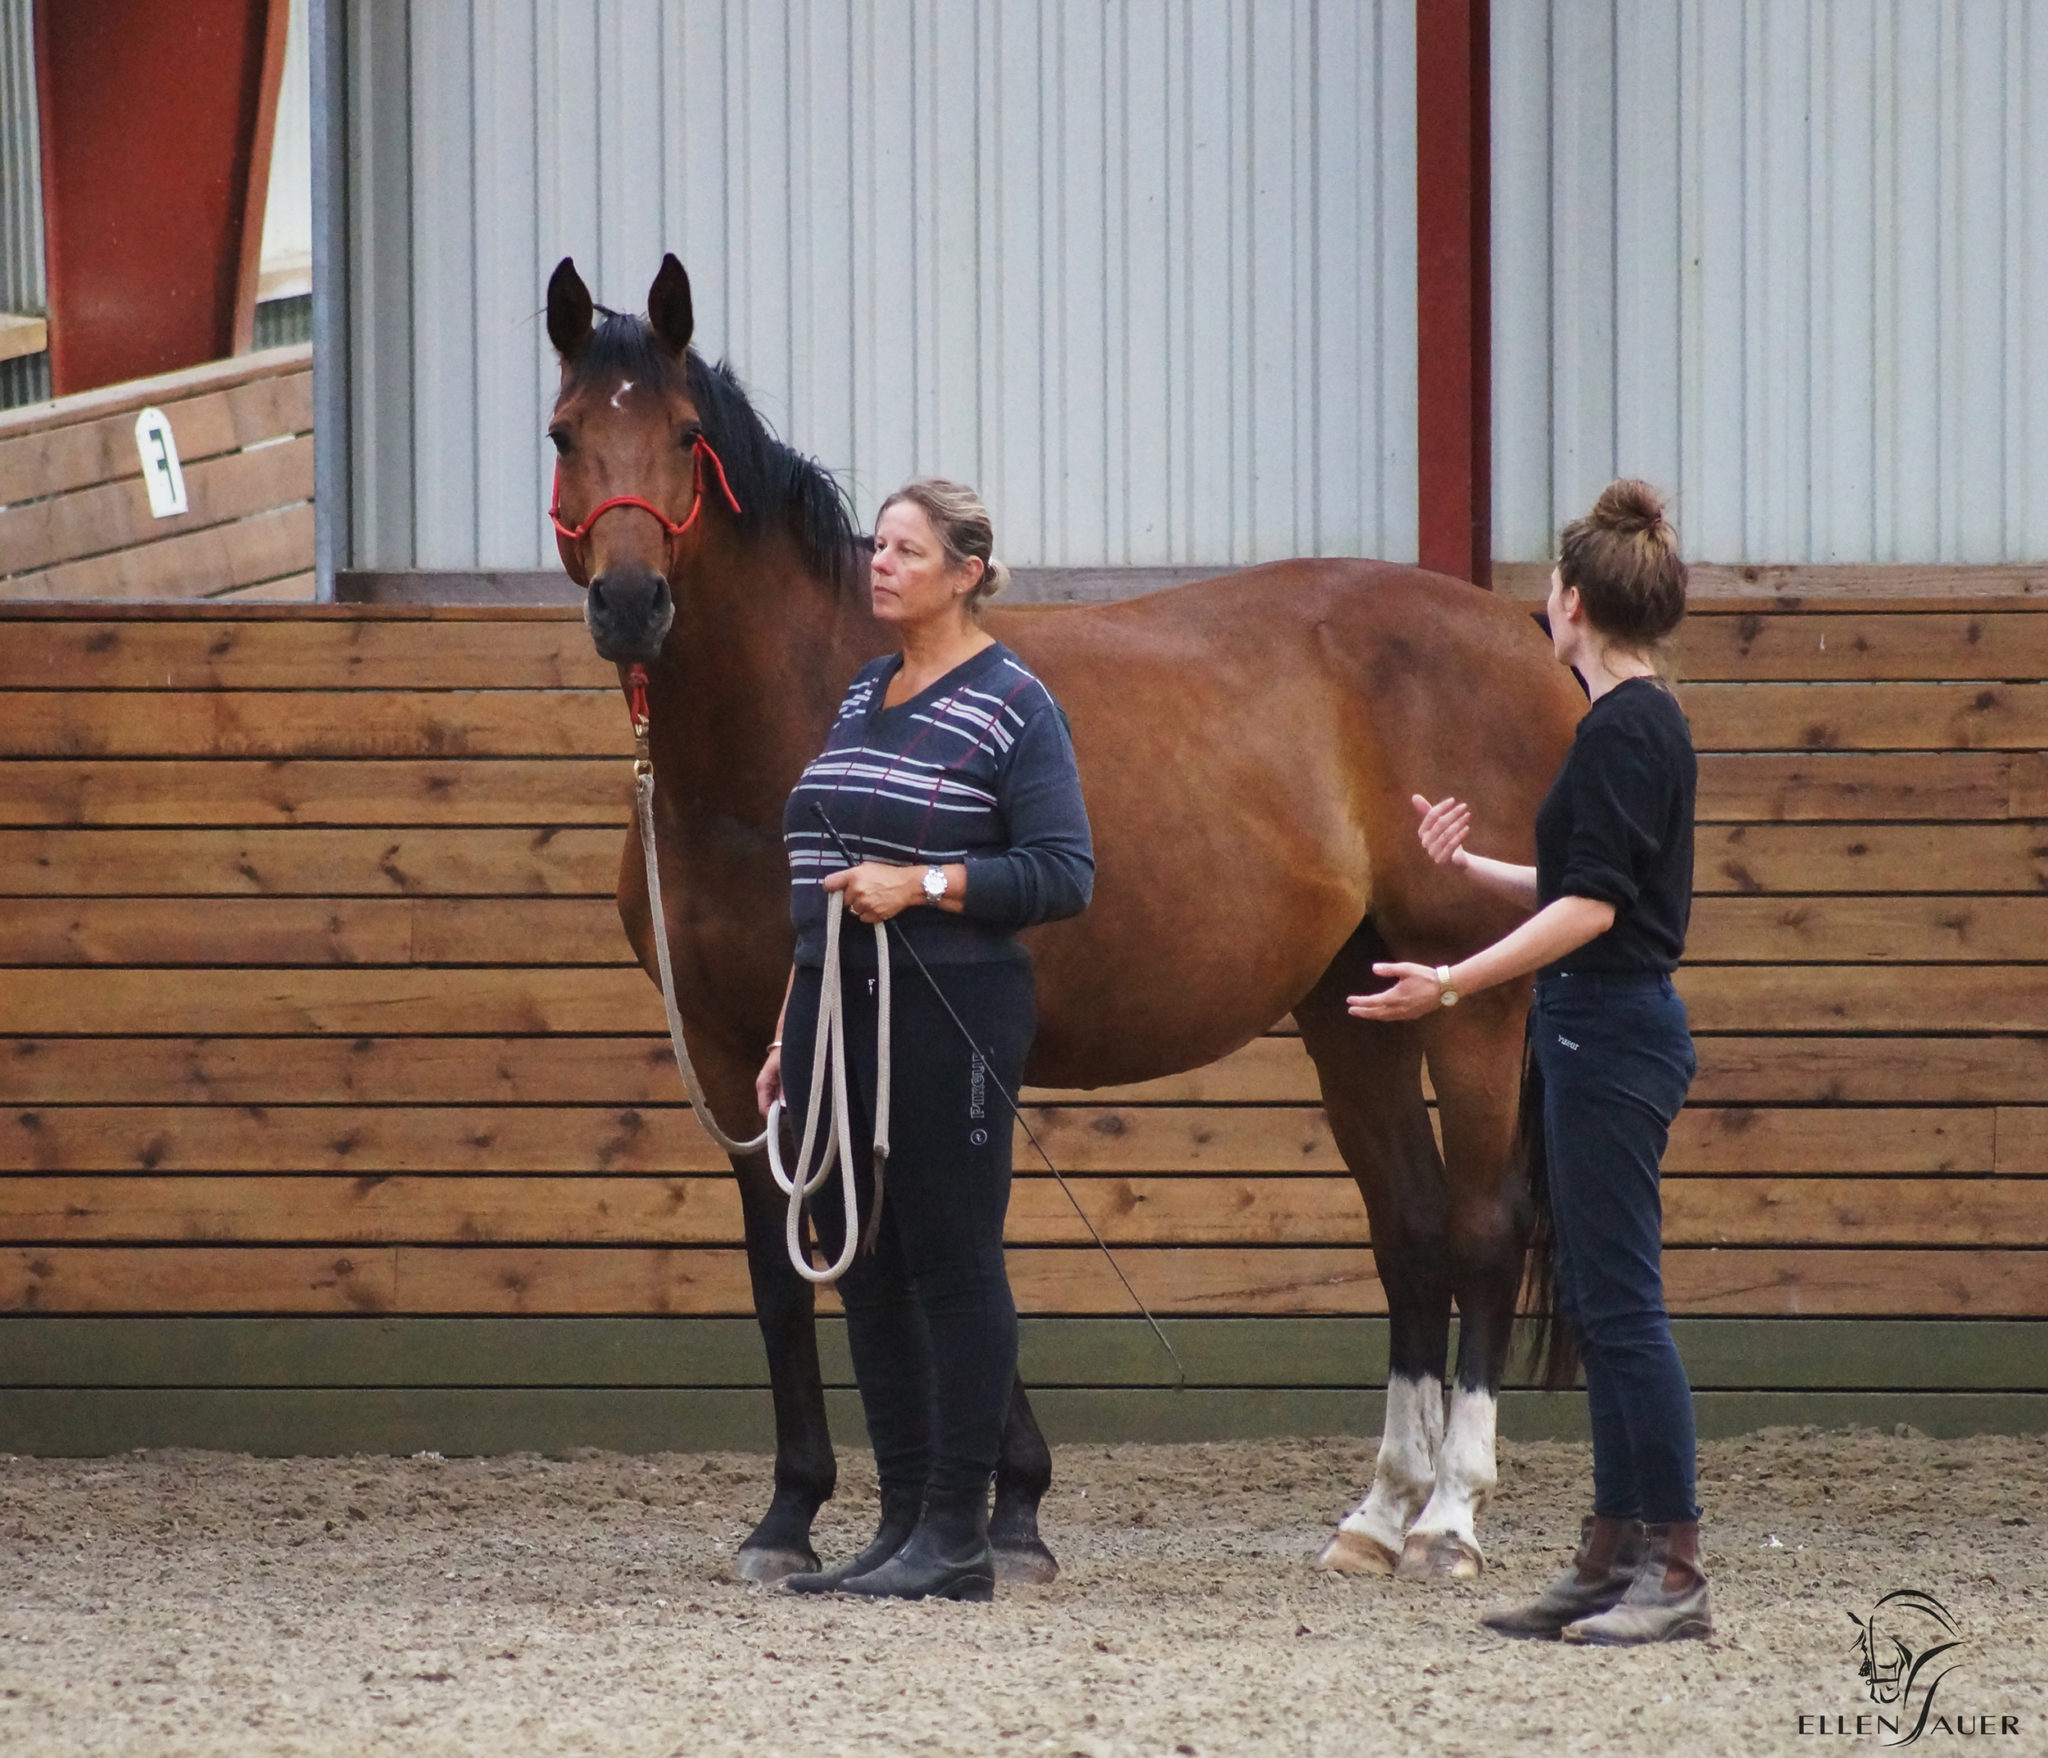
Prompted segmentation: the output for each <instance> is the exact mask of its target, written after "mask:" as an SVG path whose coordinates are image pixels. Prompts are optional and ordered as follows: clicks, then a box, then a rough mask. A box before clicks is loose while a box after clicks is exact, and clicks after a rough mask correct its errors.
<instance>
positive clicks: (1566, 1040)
mask: <svg viewBox="0 0 2048 1758" xmlns="http://www.w3.org/2000/svg"><path fill="white" fill-rule="evenodd" d="M1557 1041H1558V1042H1559V1043H1560V1044H1562V1045H1563V1046H1564V1047H1565V1048H1566V1049H1567V1050H1576V1049H1577V1048H1578V1045H1576V1044H1574V1043H1573V1042H1572V1041H1571V1039H1569V1038H1568V1037H1566V1036H1565V1035H1564V1033H1562V1032H1559V1033H1558V1034H1557Z"/></svg>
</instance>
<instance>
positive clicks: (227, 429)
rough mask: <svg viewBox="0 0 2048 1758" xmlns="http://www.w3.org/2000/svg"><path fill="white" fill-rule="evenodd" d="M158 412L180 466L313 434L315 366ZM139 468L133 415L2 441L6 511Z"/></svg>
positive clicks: (0, 479) (0, 484)
mask: <svg viewBox="0 0 2048 1758" xmlns="http://www.w3.org/2000/svg"><path fill="white" fill-rule="evenodd" d="M158 407H160V408H162V410H163V412H164V414H165V415H166V417H168V418H169V421H170V424H171V432H172V434H173V435H174V437H175V438H176V441H177V447H178V459H179V462H180V463H181V464H183V465H187V466H189V465H192V464H195V463H197V462H199V460H201V459H202V458H215V457H218V456H220V455H221V454H222V453H223V452H233V451H239V450H240V449H241V448H242V447H243V446H253V445H256V444H258V443H260V442H261V441H264V440H273V439H278V438H281V437H283V436H284V435H287V434H295V433H311V432H312V431H313V373H312V370H311V368H310V367H302V368H300V369H299V370H297V371H293V372H281V373H273V374H271V375H269V376H267V377H264V378H255V379H249V380H246V381H244V382H243V383H241V384H238V385H230V386H228V387H226V388H225V389H222V390H216V391H207V392H203V393H201V394H200V395H198V396H195V397H183V398H179V399H175V400H173V401H172V402H170V403H166V404H160V405H158ZM141 471H142V461H141V458H140V456H139V454H138V453H137V451H136V447H135V417H134V415H133V413H127V414H121V415H103V416H101V417H99V419H97V420H90V421H79V422H75V423H73V424H72V425H70V426H68V427H59V428H53V429H47V430H45V431H44V432H41V433H36V434H24V435H20V436H18V437H16V438H13V439H0V506H13V505H15V504H17V503H19V502H21V501H26V500H33V499H38V498H40V497H42V496H44V495H52V494H65V493H68V492H69V491H70V490H72V489H77V488H90V487H92V486H93V485H94V484H96V483H101V482H116V481H119V480H120V479H121V478H123V477H127V476H139V475H140V474H141Z"/></svg>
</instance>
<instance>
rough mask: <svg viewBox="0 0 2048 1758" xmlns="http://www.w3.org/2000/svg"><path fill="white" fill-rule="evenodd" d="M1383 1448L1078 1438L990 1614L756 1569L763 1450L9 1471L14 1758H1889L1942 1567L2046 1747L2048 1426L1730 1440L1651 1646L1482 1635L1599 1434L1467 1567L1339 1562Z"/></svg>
mask: <svg viewBox="0 0 2048 1758" xmlns="http://www.w3.org/2000/svg"><path fill="white" fill-rule="evenodd" d="M1369 1456H1370V1451H1369V1448H1368V1447H1367V1446H1366V1445H1365V1444H1363V1443H1361V1442H1358V1441H1355V1440H1343V1441H1333V1442H1306V1441H1290V1442H1269V1443H1233V1444H1229V1445H1217V1446H1122V1447H1099V1446H1098V1447H1067V1448H1064V1449H1062V1450H1061V1451H1060V1452H1059V1455H1058V1463H1057V1469H1058V1474H1059V1475H1058V1481H1057V1483H1056V1485H1055V1488H1054V1492H1053V1495H1052V1497H1051V1499H1050V1500H1049V1502H1048V1504H1047V1519H1046V1529H1047V1535H1048V1537H1049V1538H1050V1540H1051V1542H1052V1544H1053V1545H1054V1548H1055V1549H1056V1550H1057V1551H1058V1552H1059V1553H1060V1555H1061V1557H1062V1559H1063V1561H1064V1563H1065V1573H1064V1575H1063V1576H1062V1578H1061V1579H1060V1581H1059V1582H1057V1583H1056V1584H1054V1585H1053V1586H1051V1587H1047V1588H1039V1589H1026V1590H1019V1591H1014V1592H1009V1593H1006V1594H1005V1595H1004V1596H1003V1597H1001V1598H1000V1599H999V1600H998V1602H997V1604H996V1605H994V1606H993V1607H972V1606H953V1605H893V1604H892V1605H867V1604H853V1603H848V1602H844V1601H831V1600H828V1601H816V1600H800V1599H796V1598H794V1597H792V1596H789V1595H783V1594H778V1593H776V1592H774V1591H772V1590H761V1589H757V1588H752V1587H748V1586H744V1585H741V1584H739V1583H736V1582H734V1581H732V1580H731V1579H730V1577H729V1575H728V1574H727V1572H726V1563H727V1559H728V1557H729V1556H730V1553H731V1547H732V1546H733V1544H734V1543H735V1542H736V1541H737V1539H738V1538H739V1537H740V1536H741V1534H742V1532H743V1531H744V1529H745V1526H746V1523H747V1519H748V1517H749V1516H750V1515H751V1514H752V1513H753V1512H754V1511H755V1509H756V1508H757V1506H758V1505H759V1503H760V1501H761V1498H762V1495H763V1485H764V1483H765V1481H766V1477H767V1462H766V1460H764V1459H761V1458H757V1457H742V1456H735V1455H687V1454H670V1455H663V1456H654V1457H625V1456H620V1455H616V1454H583V1455H578V1456H575V1457H572V1458H567V1459H543V1458H537V1457H531V1456H524V1457H513V1458H496V1459H451V1460H445V1461H444V1460H438V1459H433V1458H419V1459H387V1458H354V1459H331V1460H329V1459H320V1460H304V1459H301V1460H259V1459H251V1458H246V1457H240V1456H233V1455H225V1454H211V1453H149V1454H138V1455H133V1456H128V1457H121V1458H114V1459H99V1460H30V1459H5V1458H0V1752H4V1753H7V1754H11V1755H13V1758H28V1755H30V1754H37V1755H40V1754H54V1753H109V1754H112V1753H121V1754H130V1753H133V1754H148V1755H149V1758H174V1755H179V1754H193V1755H195V1758H226V1755H229V1754H245V1753H246V1754H266V1755H267V1754H316V1753H317V1754H328V1753H333V1754H348V1755H350V1758H365V1755H368V1754H387V1753H388V1754H406V1755H408V1758H411V1755H431V1754H457V1753H461V1754H470V1753H475V1754H490V1755H491V1758H528V1755H534V1758H543V1755H552V1754H566V1753H579V1754H580V1753H592V1754H602V1755H604V1758H629V1755H631V1758H638V1755H640V1754H646V1755H647V1758H666V1755H668V1754H678V1755H682V1758H697V1755H699V1754H721V1753H745V1754H748V1755H749V1758H770V1755H773V1754H781V1753H791V1754H805V1755H812V1754H828V1753H842V1752H844V1753H896V1752H909V1753H974V1754H1007V1753H1015V1754H1032V1755H1037V1754H1055V1755H1058V1758H1065V1755H1067V1754H1074V1753H1086V1754H1090V1755H1108V1754H1136V1755H1143V1758H1162V1755H1176V1758H1178V1755H1185V1754H1195V1755H1197V1758H1209V1755H1210V1754H1215V1755H1216V1758H1227V1755H1237V1754H1256V1753H1285V1754H1321V1753H1329V1754H1351V1753H1381V1752H1384V1753H1402V1754H1406V1753H1431V1754H1434V1753H1514V1754H1517V1755H1531V1754H1542V1753H1550V1752H1632V1753H1646V1754H1672V1755H1692V1754H1706V1753H1741V1754H1753V1753H1773V1752H1786V1753H1791V1752H1813V1751H1830V1750H1843V1749H1854V1750H1867V1749H1870V1748H1871V1747H1872V1746H1873V1745H1875V1744H1876V1742H1875V1740H1873V1739H1861V1740H1859V1739H1855V1738H1853V1737H1852V1738H1840V1737H1826V1738H1823V1737H1816V1736H1815V1735H1814V1734H1813V1733H1812V1732H1808V1733H1806V1734H1803V1735H1802V1734H1801V1733H1800V1731H1799V1727H1800V1722H1799V1718H1800V1717H1801V1716H1802V1715H1805V1716H1808V1717H1818V1716H1822V1715H1825V1716H1827V1717H1830V1718H1833V1717H1837V1716H1843V1715H1846V1716H1848V1717H1851V1718H1852V1721H1851V1723H1850V1725H1851V1726H1853V1717H1854V1716H1855V1715H1856V1714H1857V1713H1858V1712H1859V1710H1860V1711H1862V1712H1863V1713H1865V1714H1869V1713H1871V1712H1872V1710H1873V1705H1872V1704H1871V1702H1870V1700H1869V1697H1868V1693H1867V1691H1866V1690H1865V1689H1864V1688H1863V1686H1862V1685H1861V1684H1860V1682H1859V1680H1858V1678H1857V1672H1856V1667H1857V1657H1856V1654H1855V1652H1854V1646H1853V1645H1854V1643H1855V1641H1856V1638H1857V1634H1858V1632H1857V1629H1856V1627H1855V1625H1853V1624H1852V1623H1851V1621H1850V1614H1851V1613H1855V1614H1857V1615H1858V1616H1864V1615H1867V1614H1868V1613H1869V1611H1870V1609H1871V1606H1872V1602H1873V1601H1874V1600H1875V1599H1876V1598H1877V1597H1878V1596H1879V1595H1880V1594H1882V1593H1884V1592H1886V1591H1888V1590H1890V1589H1893V1588H1898V1587H1919V1588H1922V1589H1924V1590H1926V1591H1928V1592H1931V1593H1933V1594H1934V1595H1935V1596H1937V1597H1938V1598H1939V1599H1940V1600H1941V1601H1942V1602H1943V1603H1944V1604H1945V1605H1946V1606H1947V1608H1948V1609H1949V1611H1950V1612H1951V1613H1952V1614H1953V1615H1954V1618H1955V1621H1956V1624H1957V1625H1958V1627H1959V1631H1960V1635H1961V1638H1962V1642H1963V1646H1962V1647H1961V1648H1960V1649H1959V1650H1957V1651H1956V1655H1955V1658H1957V1659H1959V1660H1960V1662H1961V1664H1960V1666H1959V1667H1958V1669H1957V1671H1956V1672H1954V1673H1953V1674H1951V1675H1950V1676H1949V1677H1948V1678H1947V1679H1946V1680H1945V1681H1944V1682H1943V1683H1942V1685H1941V1687H1940V1692H1939V1696H1938V1701H1937V1704H1936V1711H1937V1713H1939V1712H1941V1711H1942V1710H1948V1711H1952V1712H1961V1713H1964V1714H1967V1715H1969V1716H1971V1717H1975V1716H1977V1715H1978V1714H1980V1713H1981V1714H1984V1715H1988V1716H1989V1717H1990V1718H1991V1725H1992V1726H1993V1727H1994V1728H1996V1727H1999V1726H2000V1725H2002V1722H2003V1718H2004V1717H2006V1716H2011V1717H2014V1718H2016V1725H2017V1728H2018V1730H2019V1731H2018V1732H2017V1733H2010V1734H2003V1735H1999V1734H1993V1735H1992V1736H1990V1737H1971V1738H1968V1739H1967V1740H1965V1739H1963V1738H1962V1737H1961V1736H1960V1735H1957V1734H1953V1733H1951V1734H1946V1735H1945V1734H1942V1733H1941V1732H1939V1731H1935V1732H1930V1733H1929V1734H1927V1735H1926V1736H1924V1737H1923V1739H1922V1740H1921V1742H1920V1743H1919V1747H1918V1751H1919V1752H1921V1753H1941V1752H1947V1751H1956V1750H1967V1751H1971V1752H1985V1751H1989V1752H1992V1753H1996V1754H1999V1755H2000V1758H2003V1755H2004V1754H2008V1753H2009V1754H2014V1755H2017V1754H2021V1753H2027V1754H2039V1753H2048V1552H2044V1544H2043V1539H2044V1535H2048V1440H2043V1439H2030V1440H1997V1439H1992V1440H1972V1441H1960V1442H1938V1441H1931V1440H1926V1439H1922V1438H1919V1437H1917V1436H1913V1435H1906V1436H1899V1435H1891V1434H1885V1435H1878V1434H1872V1433H1854V1434H1825V1435H1823V1434H1817V1433H1814V1432H1812V1431H1796V1432H1795V1431H1790V1430H1778V1431H1773V1432H1770V1433H1767V1434H1764V1435H1760V1436H1756V1437H1752V1438H1749V1439H1746V1440H1740V1441H1727V1442H1718V1443H1713V1444H1710V1445H1709V1446H1708V1447H1707V1448H1706V1450H1705V1457H1704V1461H1703V1464H1704V1473H1703V1493H1704V1496H1705V1498H1706V1499H1707V1501H1708V1503H1709V1507H1708V1513H1709V1518H1710V1527H1709V1562H1710V1565H1711V1568H1712V1573H1713V1580H1714V1591H1715V1596H1716V1612H1717V1616H1718V1619H1719V1625H1720V1629H1719V1634H1718V1635H1717V1637H1716V1638H1715V1640H1713V1641H1711V1642H1703V1643H1686V1644H1680V1645H1677V1646H1674V1647H1670V1648H1664V1649H1658V1650H1653V1651H1636V1652H1614V1651H1605V1652H1602V1651H1581V1650H1577V1649H1567V1648H1564V1647H1561V1646H1559V1645H1555V1644H1530V1643H1509V1642H1505V1641H1501V1640H1497V1639H1495V1638H1492V1637H1490V1636H1488V1635H1486V1634H1484V1633H1483V1632H1481V1631H1480V1630H1479V1629H1478V1628H1477V1627H1476V1625H1475V1622H1474V1619H1475V1617H1476V1614H1477V1613H1478V1611H1479V1610H1480V1609H1481V1608H1482V1607H1483V1606H1484V1605H1485V1604H1486V1603H1487V1602H1488V1601H1490V1600H1491V1599H1493V1598H1495V1597H1496V1596H1499V1595H1501V1594H1504V1593H1513V1592H1516V1591H1520V1590H1525V1589H1528V1588H1531V1587H1533V1586H1534V1585H1536V1584H1538V1583H1539V1582H1540V1581H1541V1580H1543V1579H1545V1578H1547V1576H1548V1575H1549V1574H1550V1573H1551V1572H1552V1571H1553V1570H1554V1569H1555V1568H1556V1567H1557V1566H1558V1564H1559V1562H1560V1560H1561V1557H1562V1555H1563V1554H1564V1552H1565V1551H1566V1550H1567V1549H1568V1547H1569V1545H1570V1543H1571V1542H1572V1539H1573V1537H1574V1536H1575V1534H1576V1530H1577V1517H1578V1512H1579V1508H1580V1503H1581V1500H1582V1498H1583V1494H1584V1485H1585V1482H1586V1472H1587V1455H1586V1451H1585V1449H1584V1448H1582V1447H1576V1446H1569V1445H1562V1444H1554V1443H1546V1444H1533V1445H1531V1444H1524V1445H1515V1444H1506V1445H1504V1446H1503V1449H1502V1483H1501V1496H1500V1500H1499V1502H1498V1504H1497V1506H1496V1511H1495V1512H1494V1513H1493V1514H1492V1515H1491V1516H1489V1518H1488V1520H1487V1522H1486V1524H1485V1527H1484V1536H1485V1539H1486V1542H1487V1544H1488V1547H1489V1550H1490V1552H1491V1554H1492V1557H1493V1561H1494V1567H1493V1569H1492V1570H1491V1571H1490V1572H1489V1574H1488V1575H1487V1577H1486V1578H1485V1580H1484V1581H1482V1582H1481V1583H1479V1584H1477V1585H1476V1586H1472V1587H1455V1586H1441V1587H1414V1586H1407V1585H1397V1584H1395V1583H1393V1582H1390V1581H1383V1580H1373V1581H1362V1580H1340V1579H1337V1578H1334V1577H1331V1576H1326V1575H1321V1574H1318V1573H1317V1572H1315V1571H1314V1570H1313V1569H1312V1568H1311V1567H1310V1566H1309V1559H1310V1558H1311V1557H1312V1556H1313V1555H1314V1554H1315V1551H1316V1548H1317V1547H1318V1545H1319V1544H1320V1543H1321V1541H1322V1539H1323V1538H1324V1536H1325V1535H1326V1533H1327V1531H1328V1528H1329V1526H1330V1524H1331V1523H1332V1522H1333V1521H1334V1520H1335V1519H1336V1518H1337V1517H1338V1516H1339V1515H1341V1514H1342V1513H1343V1511H1344V1509H1345V1508H1346V1506H1347V1505H1348V1503H1349V1501H1350V1500H1351V1498H1352V1497H1353V1496H1354V1495H1355V1494H1356V1492H1357V1489H1358V1486H1359V1485H1360V1484H1361V1483H1362V1482H1363V1480H1364V1478H1365V1476H1366V1473H1367V1468H1368V1462H1369ZM872 1493H873V1486H872V1479H871V1477H870V1476H869V1475H868V1473H867V1472H866V1470H865V1461H863V1460H858V1459H849V1460H846V1461H845V1462H844V1467H843V1487H842V1490H841V1493H840V1496H839V1497H838V1499H837V1500H836V1501H835V1502H834V1503H833V1504H832V1505H831V1506H830V1507H829V1508H828V1509H827V1511H826V1513H825V1515H824V1516H823V1517H822V1518H821V1521H820V1531H819V1537H820V1542H821V1548H822V1549H823V1550H824V1551H825V1552H826V1554H827V1555H828V1556H837V1555H840V1554H843V1553H844V1552H845V1551H846V1550H847V1549H848V1548H849V1547H850V1546H852V1545H854V1544H855V1543H857V1542H858V1541H859V1540H860V1539H862V1538H864V1537H865V1535H866V1528H867V1523H868V1522H869V1521H870V1520H871V1518H872ZM1806 1725H1807V1727H1808V1728H1809V1729H1811V1728H1812V1727H1813V1725H1814V1724H1813V1722H1812V1721H1809V1722H1808V1723H1807V1724H1806ZM1828 1725H1829V1726H1830V1728H1832V1722H1830V1723H1829V1724H1828Z"/></svg>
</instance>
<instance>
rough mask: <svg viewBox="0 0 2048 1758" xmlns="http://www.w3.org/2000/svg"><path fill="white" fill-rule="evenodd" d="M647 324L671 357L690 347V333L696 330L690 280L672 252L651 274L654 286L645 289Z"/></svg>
mask: <svg viewBox="0 0 2048 1758" xmlns="http://www.w3.org/2000/svg"><path fill="white" fill-rule="evenodd" d="M647 321H648V322H649V323H650V324H652V325H653V326H654V333H655V335H656V336H657V337H659V338H660V340H661V345H662V346H663V347H664V348H666V349H667V350H668V351H669V352H670V353H671V354H680V353H682V351H683V350H684V349H685V348H687V347H688V346H689V345H690V335H691V332H692V331H694V330H695V329H696V327H697V320H696V317H695V314H694V313H692V311H691V309H690V277H689V276H688V275H686V274H685V273H684V272H683V265H682V264H681V263H679V262H677V261H676V256H675V252H674V251H670V252H669V253H668V254H667V255H666V256H664V257H663V258H662V259H661V267H660V268H658V269H656V270H655V271H654V285H653V286H651V287H649V288H648V289H647Z"/></svg>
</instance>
